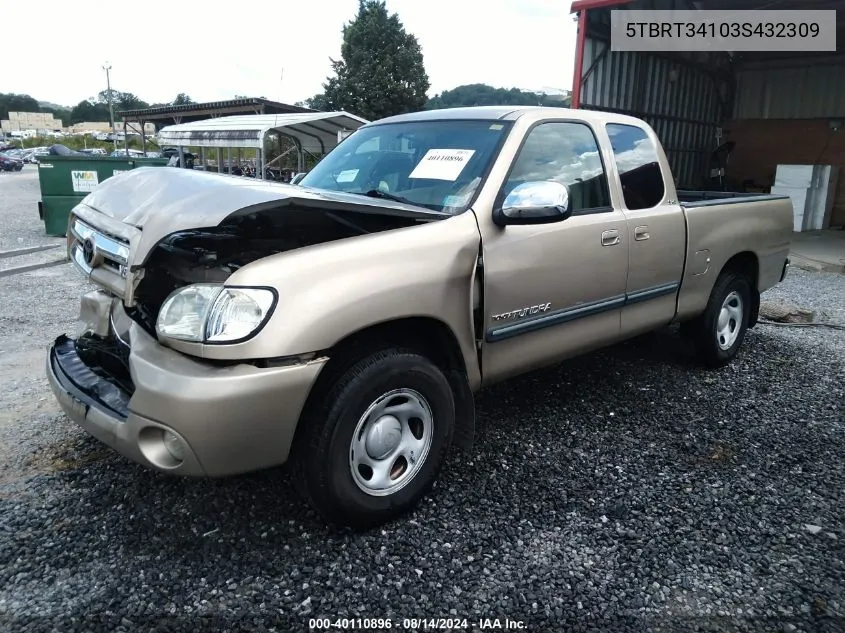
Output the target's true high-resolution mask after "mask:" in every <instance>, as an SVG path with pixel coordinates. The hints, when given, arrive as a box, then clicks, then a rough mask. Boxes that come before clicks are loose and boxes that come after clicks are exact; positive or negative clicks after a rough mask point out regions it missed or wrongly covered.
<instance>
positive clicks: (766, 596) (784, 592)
mask: <svg viewBox="0 0 845 633" xmlns="http://www.w3.org/2000/svg"><path fill="white" fill-rule="evenodd" d="M811 361H812V362H811ZM830 375H832V376H833V378H834V379H835V378H836V376H837V375H838V376H841V375H842V365H841V362H840V360H839V359H838V358H837V357H834V356H832V353H830V352H825V351H824V350H820V349H810V348H807V347H802V346H801V345H800V344H797V343H792V342H790V341H788V340H784V339H781V338H777V337H774V336H770V335H768V334H766V333H765V332H762V331H753V332H751V333H749V335H748V337H747V339H746V346H745V348H744V350H743V353H742V354H741V356H740V357H739V358H738V359H737V361H736V362H735V363H734V364H733V365H731V366H729V367H726V368H722V369H720V370H716V371H707V370H704V369H701V368H699V367H698V366H697V365H695V363H694V361H693V357H692V350H691V347H690V346H689V344H688V343H687V342H686V341H685V340H683V339H682V338H680V336H679V335H678V334H677V332H674V331H671V330H667V331H662V332H657V333H654V334H650V335H647V336H644V337H641V338H638V339H635V340H632V341H629V342H626V343H624V344H622V345H619V346H616V347H614V348H611V349H607V350H603V351H601V352H598V353H595V354H590V355H587V356H585V357H581V358H578V359H574V360H572V361H569V362H566V363H564V364H562V365H560V366H557V367H554V368H551V369H547V370H543V371H539V372H535V373H532V374H530V375H528V376H524V377H521V378H518V379H515V380H511V381H509V382H507V383H504V384H502V385H497V386H494V387H492V388H490V389H487V390H485V391H484V392H482V393H481V394H479V397H478V399H477V406H478V433H477V441H476V446H475V447H474V448H473V449H472V450H470V451H455V452H454V453H453V455H452V456H451V457H450V459H449V461H448V463H447V464H446V466H445V467H444V469H443V472H442V473H441V477H440V479H439V483H438V485H437V486H436V488H435V491H434V492H433V494H432V495H431V496H429V497H428V498H427V499H425V500H424V501H423V502H422V503H421V504H420V507H419V508H418V509H417V510H416V511H414V512H412V513H410V514H409V515H408V516H407V517H403V518H401V519H399V520H397V521H395V522H393V523H392V524H390V525H387V526H384V527H382V528H379V529H376V530H372V531H370V532H367V533H352V532H348V531H345V530H338V529H334V528H330V527H326V526H325V525H323V523H322V522H321V521H320V520H319V519H318V518H317V517H316V516H315V515H314V514H313V513H312V512H311V511H310V510H309V509H307V508H306V507H305V506H304V504H303V503H302V502H301V501H300V500H299V498H298V497H297V496H296V495H295V494H294V491H293V488H292V486H291V485H290V481H289V478H290V476H291V474H290V473H289V472H287V470H286V469H284V468H277V469H272V470H267V471H263V472H259V473H255V474H251V475H246V476H241V477H233V478H228V479H222V480H203V479H184V478H172V477H167V476H163V475H160V474H157V473H153V472H150V471H147V470H145V469H144V468H142V467H141V466H138V465H135V464H133V463H131V462H129V461H127V460H125V459H123V458H122V457H119V456H116V455H115V456H112V457H106V458H105V459H100V454H101V451H102V447H101V446H100V445H99V444H98V443H97V442H96V441H94V440H92V439H88V438H86V439H81V440H79V441H77V442H74V443H73V444H72V445H70V446H65V447H64V448H63V449H61V450H59V451H58V452H57V453H56V455H55V456H54V457H53V458H51V459H53V460H54V461H56V460H57V461H56V463H58V464H59V465H60V466H61V467H59V468H58V469H56V472H55V473H53V474H51V475H49V476H40V477H37V478H35V479H33V480H32V481H31V488H33V489H34V490H35V492H32V491H31V492H30V493H29V496H28V497H27V502H26V503H25V504H24V503H17V504H16V505H15V507H14V511H11V509H12V505H11V503H7V502H3V503H7V505H6V506H5V507H6V508H7V509H9V511H6V513H5V514H4V515H3V517H2V518H0V527H2V528H4V530H5V532H4V533H5V534H6V536H7V544H6V546H5V547H4V546H2V544H0V567H2V564H6V565H7V566H10V567H12V566H13V564H14V566H18V565H19V563H17V562H15V561H17V560H25V561H27V562H26V568H27V569H29V570H30V571H27V572H26V573H37V578H38V582H39V583H40V585H42V586H45V587H49V586H51V585H52V584H53V583H58V582H61V583H63V585H62V586H66V585H67V583H71V584H74V583H75V585H80V584H81V585H85V586H88V585H89V580H90V578H94V579H97V582H98V583H99V584H96V586H94V585H92V586H91V590H90V591H91V592H90V596H89V597H88V599H87V600H86V601H85V603H84V605H83V606H80V605H77V606H76V607H74V608H73V609H74V610H73V613H77V614H79V616H80V618H81V619H80V622H81V625H84V624H85V617H87V616H85V617H83V616H82V615H81V614H83V613H85V612H88V611H89V610H91V609H94V610H97V611H103V610H107V609H109V608H111V609H112V610H113V611H114V612H117V613H124V612H125V611H126V610H125V609H124V610H121V605H127V604H132V605H133V606H132V608H131V609H130V611H131V614H129V615H128V616H127V617H128V622H129V624H126V623H121V618H119V617H117V616H114V617H113V618H112V617H109V616H103V618H104V620H103V622H102V623H101V624H102V626H103V628H107V629H108V630H114V631H119V630H124V629H125V630H128V631H134V630H140V629H136V627H135V625H133V623H136V624H138V625H140V624H142V623H146V622H147V621H149V622H153V623H158V626H157V628H155V630H156V631H159V630H160V631H169V630H184V624H185V623H186V622H188V621H189V622H190V624H191V626H194V627H196V626H201V627H202V626H207V627H208V629H209V630H212V629H214V628H215V626H216V624H221V625H222V624H225V625H226V627H228V628H229V629H230V630H233V631H240V630H260V629H258V628H256V626H255V624H256V622H259V623H261V625H262V626H265V627H269V626H272V625H273V624H274V623H276V622H283V623H284V626H280V627H279V630H303V629H305V628H306V627H305V626H302V625H303V624H304V623H306V622H307V617H308V616H309V615H313V614H322V615H332V616H336V615H349V616H355V615H356V614H357V615H358V616H360V617H365V616H374V615H378V614H383V613H385V610H384V609H385V605H388V604H391V605H394V607H393V608H394V609H399V610H400V611H402V613H404V615H408V616H411V615H420V614H428V615H437V614H439V615H446V614H448V613H449V609H455V610H456V612H457V613H458V614H461V615H464V614H470V613H477V614H480V615H488V614H489V615H491V616H494V615H495V614H499V617H504V616H506V615H510V616H515V617H521V618H522V619H524V620H525V621H526V622H530V623H536V624H534V625H533V628H531V629H530V630H555V629H554V628H550V626H549V624H550V623H560V622H566V623H567V624H566V630H567V631H579V630H606V629H607V628H611V629H623V628H625V627H626V626H627V627H629V628H630V630H645V629H646V628H650V630H653V631H687V630H689V631H692V630H697V631H739V630H742V631H758V630H760V631H763V630H766V631H769V630H792V629H789V628H785V629H779V628H777V627H776V628H775V629H773V628H772V626H773V624H774V623H778V624H789V623H790V622H794V623H795V626H796V629H795V630H806V631H816V630H817V631H828V630H830V631H833V630H837V628H836V627H837V626H840V625H841V623H842V621H841V616H842V608H843V605H845V601H843V599H842V594H843V591H842V585H841V578H842V577H843V575H842V574H843V567H842V562H841V561H842V557H841V547H839V545H838V544H839V542H841V541H840V539H842V538H845V532H843V530H842V518H841V507H842V506H841V490H842V489H843V485H845V477H844V476H843V472H842V454H843V436H842V428H841V421H842V418H841V413H842V401H841V385H840V386H839V391H837V390H836V389H829V390H825V389H820V388H819V385H822V386H824V385H825V383H824V380H826V379H825V378H824V376H830ZM828 379H829V378H828ZM837 420H838V422H837ZM837 424H838V425H839V426H837ZM836 517H838V519H837V518H836ZM806 524H818V526H819V531H813V532H812V533H810V532H808V531H807V530H806V529H805V527H804V526H805V525H806ZM46 526H49V530H48V529H46ZM813 530H815V528H813ZM837 535H838V536H837ZM54 543H66V544H69V545H68V546H67V547H66V548H65V547H56V546H55V545H53V544H54ZM33 570H37V572H34V571H33ZM9 573H14V572H9ZM24 577H26V576H24ZM2 578H3V575H2V573H1V572H0V580H2ZM11 578H12V577H11V576H10V577H8V578H7V581H11ZM14 578H18V576H14ZM837 578H838V580H837ZM15 582H18V581H17V580H16V581H15ZM456 587H457V590H456V589H455V588H456ZM50 596H51V597H43V596H42V597H41V598H39V599H40V600H43V601H44V602H45V603H46V604H52V605H55V606H53V608H54V609H65V611H53V612H58V613H65V612H66V610H67V609H68V608H70V607H67V603H66V602H63V600H65V598H62V597H61V596H60V595H59V594H55V595H54V594H50ZM173 596H177V597H173ZM610 596H612V601H611V598H610ZM2 597H3V590H2V589H0V604H2ZM139 600H140V602H138V601H139ZM51 601H52V602H51ZM837 601H838V602H837ZM265 603H267V604H269V605H270V606H268V609H270V611H267V612H265V611H262V610H261V609H262V608H263V607H260V606H259V605H263V604H265ZM183 604H186V605H191V608H192V609H193V612H192V613H193V615H191V616H190V618H189V617H188V616H184V618H180V616H178V615H172V616H167V615H163V614H167V613H173V614H175V613H176V611H174V609H177V606H175V605H179V606H178V609H181V608H182V606H181V605H183ZM576 604H577V605H580V606H578V607H577V608H576V606H575V605H576ZM828 604H830V605H834V606H827V605H828ZM171 605H174V606H171ZM819 605H821V606H819ZM836 605H838V606H836ZM80 609H82V610H81V611H80ZM209 610H211V611H214V612H221V613H227V614H228V615H227V616H226V617H225V618H223V619H219V618H216V616H215V617H212V618H211V619H207V618H206V617H205V616H206V615H208V614H209ZM738 610H741V611H738ZM719 611H722V612H724V613H725V614H734V613H746V614H747V613H753V614H755V615H751V616H749V617H747V618H745V616H743V618H736V619H733V618H728V617H717V616H716V614H717V613H718V612H719ZM282 612H284V615H279V614H280V613H282ZM708 614H709V615H708ZM693 616H700V617H693ZM711 616H712V617H711ZM2 617H3V616H2V611H0V618H2ZM62 617H63V618H65V617H66V616H62ZM834 617H838V618H840V619H839V620H834V619H831V618H834ZM115 618H116V619H115ZM33 621H40V620H39V619H38V618H35V620H33ZM61 621H62V622H64V621H66V620H61ZM0 622H2V620H0ZM603 623H606V624H607V625H608V626H606V627H605V626H603ZM43 624H44V627H42V626H41V625H37V626H36V628H37V630H49V622H48V620H46V619H45V620H43ZM121 627H123V629H121ZM82 628H84V626H83V627H82ZM91 628H92V629H93V630H102V629H101V628H100V624H97V623H95V624H92V625H91ZM33 630H35V629H33ZM62 630H63V629H62Z"/></svg>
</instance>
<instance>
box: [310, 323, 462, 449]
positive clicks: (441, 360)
mask: <svg viewBox="0 0 845 633" xmlns="http://www.w3.org/2000/svg"><path fill="white" fill-rule="evenodd" d="M386 347H403V348H406V349H410V350H412V351H414V352H417V353H419V354H420V355H421V356H425V357H426V358H428V359H429V360H430V361H431V362H433V363H434V364H435V365H437V367H438V368H440V370H441V371H442V372H443V374H444V375H445V376H446V379H447V380H448V381H449V385H450V386H451V388H452V394H453V397H454V399H455V429H454V435H453V438H454V442H455V443H456V444H457V445H458V446H461V447H463V448H470V447H471V446H472V443H473V440H474V437H475V401H474V398H473V393H472V389H471V387H470V384H469V380H468V378H467V367H466V362H465V359H464V356H463V354H462V353H461V347H460V344H459V343H458V338H457V336H456V335H455V333H454V332H453V331H452V329H451V328H450V327H449V326H448V325H447V324H446V323H445V322H443V321H441V320H439V319H436V318H434V317H428V316H425V317H423V316H416V317H403V318H399V319H394V320H390V321H384V322H382V323H376V324H374V325H370V326H367V327H365V328H362V329H360V330H357V331H355V332H352V333H350V334H348V335H347V336H345V337H344V338H343V339H341V340H340V341H338V342H337V343H336V344H335V345H333V346H332V348H331V349H329V350H328V351H327V354H326V355H327V356H328V357H329V361H328V363H327V364H326V366H325V367H324V368H323V370H322V371H321V372H320V375H319V377H318V378H317V380H316V382H315V383H314V385H312V387H311V391H310V393H309V395H308V398H307V399H306V401H305V406H304V407H303V412H304V411H308V410H309V407H311V406H313V401H314V400H315V399H316V398H319V397H321V394H323V393H325V392H326V389H327V388H329V385H331V384H332V383H333V382H334V381H335V380H337V379H338V378H339V377H340V376H341V375H342V374H343V373H344V372H345V371H346V370H347V369H349V368H350V367H351V366H352V365H354V364H355V363H356V362H357V361H358V360H359V359H360V358H362V357H364V356H366V355H368V354H370V353H372V352H375V351H378V350H379V349H384V348H386ZM300 430H301V425H299V424H297V430H296V432H295V435H294V445H296V440H297V436H298V435H299V434H300Z"/></svg>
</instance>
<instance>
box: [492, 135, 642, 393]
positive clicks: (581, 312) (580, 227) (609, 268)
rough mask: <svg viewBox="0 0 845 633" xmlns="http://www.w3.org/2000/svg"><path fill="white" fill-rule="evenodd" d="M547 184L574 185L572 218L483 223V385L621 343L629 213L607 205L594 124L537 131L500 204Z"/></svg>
mask: <svg viewBox="0 0 845 633" xmlns="http://www.w3.org/2000/svg"><path fill="white" fill-rule="evenodd" d="M548 180H552V181H557V182H560V183H562V184H565V185H566V186H567V187H568V188H569V193H570V201H571V208H572V209H573V213H572V216H571V217H569V218H567V219H566V220H563V221H561V222H557V223H552V224H541V225H529V226H525V225H523V226H514V225H511V226H507V227H504V228H500V227H497V226H495V225H494V224H493V222H492V219H491V217H488V216H487V214H485V217H480V218H479V228H480V230H481V233H482V244H483V256H484V305H485V315H484V333H485V342H484V346H483V348H482V367H483V375H484V381H485V383H490V382H494V381H496V380H501V379H503V378H507V377H508V376H511V375H514V374H519V373H522V372H524V371H528V370H530V369H533V368H535V367H541V366H543V365H548V364H551V363H554V362H556V361H557V360H559V359H562V358H565V357H567V356H572V355H575V354H577V353H580V352H583V351H586V350H589V349H592V348H595V347H599V346H601V345H605V344H608V343H611V342H613V341H615V340H616V339H618V337H619V323H620V314H621V310H622V305H623V304H624V300H625V296H624V295H625V281H626V276H627V271H628V240H627V239H624V232H625V216H624V214H623V213H622V212H621V211H620V210H614V209H613V207H612V206H611V201H610V194H609V188H608V180H607V174H606V171H605V168H604V164H603V163H602V158H601V153H600V152H599V148H598V142H597V139H596V134H595V131H594V130H593V128H592V127H590V126H589V125H587V124H585V123H584V122H582V121H561V120H551V121H540V122H538V123H536V124H534V125H533V126H532V127H531V128H530V129H529V130H528V131H527V133H526V136H525V139H524V141H523V143H522V146H521V147H520V148H519V150H518V151H517V153H516V156H515V158H514V160H513V163H512V165H511V168H510V170H509V173H508V175H507V176H506V177H505V179H504V182H503V183H502V185H501V188H500V190H499V193H498V196H497V198H496V203H495V205H501V203H502V201H503V200H504V197H505V196H506V195H507V194H508V193H509V192H510V191H511V190H512V189H513V188H514V187H516V186H517V185H519V184H522V183H525V182H537V181H548ZM495 205H494V206H495Z"/></svg>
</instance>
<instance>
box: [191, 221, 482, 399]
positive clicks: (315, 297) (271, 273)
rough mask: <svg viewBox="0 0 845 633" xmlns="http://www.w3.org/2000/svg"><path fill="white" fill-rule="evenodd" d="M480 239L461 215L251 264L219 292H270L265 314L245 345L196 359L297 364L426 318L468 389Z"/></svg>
mask: <svg viewBox="0 0 845 633" xmlns="http://www.w3.org/2000/svg"><path fill="white" fill-rule="evenodd" d="M480 239H481V237H480V235H479V232H478V226H477V224H476V221H475V216H474V214H473V213H472V212H467V213H463V214H461V215H458V216H455V217H452V218H449V219H446V220H440V221H434V222H428V223H424V224H419V225H415V226H411V227H407V228H402V229H395V230H392V231H385V232H381V233H376V234H371V235H365V236H361V237H354V238H348V239H344V240H338V241H336V242H330V243H326V244H320V245H317V246H312V247H308V248H303V249H300V250H295V251H289V252H286V253H280V254H278V255H273V256H270V257H266V258H264V259H260V260H258V261H255V262H253V263H251V264H248V265H247V266H244V267H243V268H241V269H240V270H238V271H237V272H235V273H234V274H233V275H232V276H231V277H230V278H229V279H228V280H227V282H226V283H227V285H231V286H270V287H273V288H275V289H276V290H277V292H278V294H279V302H278V305H277V307H276V310H275V312H274V313H273V315H272V316H271V318H270V320H269V322H268V323H267V324H266V325H265V326H264V328H263V329H262V330H261V332H259V334H258V335H256V336H255V337H254V338H252V339H250V340H248V341H244V342H243V343H238V344H235V345H204V346H203V349H202V356H203V357H204V358H209V359H221V360H238V359H245V358H249V359H256V358H278V357H285V356H294V355H299V354H307V353H310V352H315V351H321V350H326V349H329V348H331V347H332V346H334V345H335V344H336V343H338V342H339V341H341V340H342V339H344V338H345V337H346V336H348V335H349V334H352V333H354V332H357V331H360V330H362V329H364V328H367V327H370V326H373V325H377V324H379V323H384V322H387V321H393V320H396V319H402V318H408V317H429V318H434V319H437V320H439V321H442V322H443V323H445V324H446V325H447V326H448V327H449V328H450V329H451V330H452V332H453V333H454V335H455V338H456V340H457V341H458V344H459V346H460V351H461V354H462V356H463V358H464V363H465V365H466V367H467V373H468V377H469V379H470V383H471V384H476V379H477V378H479V376H480V372H479V367H478V359H477V355H476V351H475V332H474V328H473V318H472V312H473V306H472V292H473V283H474V273H475V266H476V262H477V258H478V252H479V247H480Z"/></svg>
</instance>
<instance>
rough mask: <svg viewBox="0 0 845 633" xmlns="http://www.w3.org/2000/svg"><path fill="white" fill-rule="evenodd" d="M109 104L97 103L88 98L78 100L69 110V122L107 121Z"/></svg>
mask: <svg viewBox="0 0 845 633" xmlns="http://www.w3.org/2000/svg"><path fill="white" fill-rule="evenodd" d="M108 120H109V106H108V104H106V103H99V102H96V101H93V100H90V99H86V100H85V101H80V102H79V103H77V104H76V105H75V106H73V108H71V111H70V123H71V125H73V124H75V123H81V122H82V121H108Z"/></svg>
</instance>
